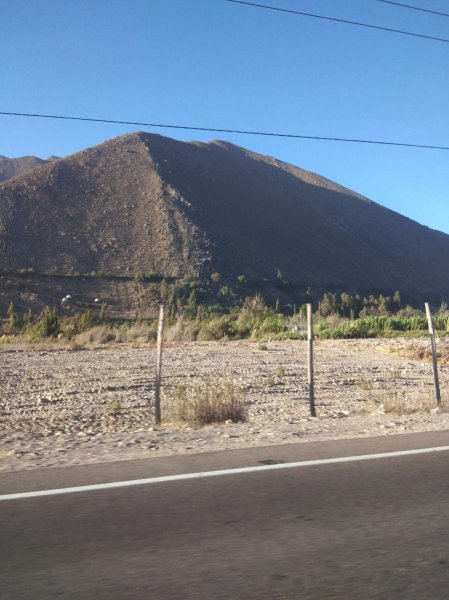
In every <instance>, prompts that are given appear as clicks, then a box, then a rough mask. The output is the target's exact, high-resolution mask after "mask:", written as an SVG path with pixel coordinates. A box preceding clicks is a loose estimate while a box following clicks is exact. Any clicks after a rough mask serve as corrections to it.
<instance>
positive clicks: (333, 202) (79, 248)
mask: <svg viewBox="0 0 449 600" xmlns="http://www.w3.org/2000/svg"><path fill="white" fill-rule="evenodd" d="M23 268H33V269H34V270H35V271H36V272H38V273H47V274H62V273H64V274H84V273H89V272H91V271H106V272H111V273H128V274H133V273H138V272H143V273H148V272H150V271H155V272H158V273H163V274H167V275H170V276H173V277H176V278H182V277H209V276H210V274H211V273H212V272H214V271H218V272H220V273H221V274H222V278H223V280H229V281H235V278H236V277H237V276H238V275H245V276H246V277H247V278H250V279H254V280H263V279H268V280H274V279H275V277H276V273H277V271H278V269H280V270H281V271H282V273H283V275H284V276H285V277H286V278H287V279H288V280H289V281H292V282H294V283H296V284H298V285H303V286H304V287H307V286H312V287H315V288H317V287H318V288H321V289H325V288H326V287H328V286H329V285H334V286H336V287H339V288H341V289H347V290H353V291H360V292H363V293H367V292H370V291H373V292H375V291H379V290H386V291H389V292H393V291H394V290H395V289H400V290H401V291H403V292H408V293H409V294H412V295H415V296H416V297H424V296H425V297H429V295H433V296H436V295H441V296H442V297H444V296H448V297H449V279H441V278H440V273H441V272H447V271H449V236H447V235H445V234H443V233H440V232H437V231H434V230H431V229H429V228H427V227H424V226H421V225H419V224H418V223H416V222H414V221H412V220H410V219H408V218H405V217H403V216H401V215H399V214H398V213H395V212H393V211H391V210H388V209H386V208H384V207H382V206H380V205H378V204H376V203H374V202H372V201H370V200H368V199H366V198H363V197H362V196H360V195H358V194H356V193H354V192H352V191H350V190H347V189H345V188H343V187H341V186H339V185H337V184H335V183H333V182H331V181H329V180H327V179H324V178H322V177H320V176H318V175H315V174H313V173H310V172H308V171H304V170H301V169H299V168H297V167H294V166H292V165H289V164H286V163H283V162H281V161H277V160H275V159H273V158H271V157H267V156H262V155H258V154H255V153H253V152H251V151H249V150H245V149H244V148H240V147H238V146H234V145H232V144H229V143H226V142H217V141H214V142H210V143H207V144H206V143H199V142H190V143H186V142H179V141H175V140H172V139H170V138H165V137H162V136H159V135H154V134H148V133H135V134H129V135H125V136H122V137H119V138H115V139H112V140H109V141H107V142H104V143H103V144H100V145H99V146H96V147H94V148H90V149H88V150H85V151H83V152H80V153H77V154H74V155H72V156H69V157H67V158H65V159H62V160H59V161H57V162H53V163H51V162H50V163H47V164H45V165H43V166H41V167H39V168H38V169H34V170H32V171H30V172H28V173H25V174H24V175H22V176H18V177H15V178H14V179H11V180H9V181H5V182H3V183H1V184H0V269H1V270H2V271H3V272H15V271H17V270H18V269H23Z"/></svg>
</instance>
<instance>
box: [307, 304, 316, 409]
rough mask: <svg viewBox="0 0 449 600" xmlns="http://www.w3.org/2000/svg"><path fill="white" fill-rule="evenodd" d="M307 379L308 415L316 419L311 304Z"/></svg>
mask: <svg viewBox="0 0 449 600" xmlns="http://www.w3.org/2000/svg"><path fill="white" fill-rule="evenodd" d="M307 379H308V383H309V405H310V415H311V416H312V417H316V412H315V394H314V387H313V318H312V305H311V304H307Z"/></svg>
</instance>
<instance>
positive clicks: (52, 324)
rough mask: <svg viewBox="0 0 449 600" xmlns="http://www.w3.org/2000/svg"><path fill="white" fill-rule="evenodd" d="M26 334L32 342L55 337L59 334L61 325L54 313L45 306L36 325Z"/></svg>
mask: <svg viewBox="0 0 449 600" xmlns="http://www.w3.org/2000/svg"><path fill="white" fill-rule="evenodd" d="M28 333H29V336H30V338H31V339H32V340H39V339H43V338H48V337H57V336H58V335H59V333H61V324H60V321H59V317H58V315H57V313H56V311H55V310H54V309H53V308H50V307H49V306H45V307H44V309H43V310H42V312H41V314H40V315H39V318H38V321H37V323H36V324H35V325H33V326H32V327H31V328H30V330H29V332H28Z"/></svg>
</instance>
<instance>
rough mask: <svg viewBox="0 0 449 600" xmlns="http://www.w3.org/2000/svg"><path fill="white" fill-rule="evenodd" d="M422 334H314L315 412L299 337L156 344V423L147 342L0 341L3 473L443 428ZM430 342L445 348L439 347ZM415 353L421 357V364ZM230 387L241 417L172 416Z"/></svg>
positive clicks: (444, 374)
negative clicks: (200, 421) (205, 421)
mask: <svg viewBox="0 0 449 600" xmlns="http://www.w3.org/2000/svg"><path fill="white" fill-rule="evenodd" d="M428 344H429V342H428V340H425V339H421V340H397V339H396V340H318V341H317V342H316V343H315V371H316V372H315V376H316V392H315V393H316V408H317V415H318V416H317V418H311V417H310V416H309V410H308V403H307V375H306V342H304V341H286V342H268V343H265V344H259V343H258V342H248V341H242V342H225V343H220V342H207V343H206V342H205V343H201V342H195V343H176V344H174V343H173V344H168V345H167V346H166V347H165V349H164V357H163V392H162V415H163V423H162V425H161V426H158V427H155V426H154V423H153V419H154V413H153V401H154V370H155V348H154V347H152V346H149V345H141V346H130V345H115V346H100V347H97V348H86V349H83V350H73V349H71V348H70V347H68V346H66V345H63V344H61V343H55V344H53V345H52V344H48V345H42V344H41V345H36V346H35V347H34V348H33V347H30V346H19V345H18V346H15V347H13V346H7V345H3V346H1V347H0V361H1V371H0V397H1V403H0V410H1V424H0V428H1V431H0V434H1V449H0V452H1V454H0V456H1V463H2V465H3V467H2V468H3V469H4V470H18V469H26V468H34V467H41V466H54V465H63V464H82V463H88V462H96V461H106V460H124V459H128V458H147V457H150V456H161V455H168V454H175V453H189V452H192V453H193V452H204V451H211V450H219V449H226V448H238V447H245V446H259V445H272V444H280V443H294V442H301V441H312V440H319V439H335V438H339V437H357V436H371V435H380V434H389V433H399V432H405V431H419V430H429V429H445V428H449V412H447V409H446V407H447V403H446V397H447V395H448V393H449V367H448V366H441V367H440V381H441V388H442V395H443V401H444V402H443V407H442V410H435V409H434V407H435V404H434V391H433V376H432V370H431V365H430V363H429V362H428V360H427V356H424V357H423V351H424V350H426V349H427V347H428ZM439 347H440V349H441V350H442V351H443V354H444V350H445V346H444V344H443V343H441V344H440V345H439ZM423 361H424V362H423ZM206 390H219V394H223V396H225V395H227V394H230V393H232V394H234V396H235V397H237V398H238V399H241V400H242V401H243V402H244V404H245V407H246V411H247V414H246V420H245V422H242V423H229V422H228V423H221V424H210V425H207V426H204V427H200V426H198V425H195V424H192V423H185V422H180V421H179V420H177V419H179V414H178V413H177V411H175V410H174V407H175V405H176V406H177V407H178V408H179V404H180V402H181V403H184V404H185V403H186V402H187V403H188V402H190V401H191V400H192V398H198V397H201V396H202V395H204V394H205V391H206Z"/></svg>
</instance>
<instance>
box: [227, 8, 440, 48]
mask: <svg viewBox="0 0 449 600" xmlns="http://www.w3.org/2000/svg"><path fill="white" fill-rule="evenodd" d="M224 1H225V2H231V3H232V4H236V5H241V6H249V7H252V8H262V9H266V10H272V11H277V12H281V13H288V14H291V15H297V16H301V17H311V18H314V19H322V20H325V21H332V22H335V23H343V24H346V25H354V26H357V27H365V28H369V29H377V30H380V31H387V32H389V33H397V34H401V35H407V36H411V37H417V38H422V39H426V40H431V41H434V42H443V43H445V44H449V39H448V38H440V37H436V36H432V35H425V34H423V33H416V32H412V31H404V30H402V29H392V28H391V27H383V26H381V25H373V24H372V23H361V22H359V21H350V20H348V19H339V18H337V17H328V16H325V15H317V14H314V13H308V12H302V11H299V10H292V9H289V8H281V7H279V6H269V5H268V4H259V3H257V2H248V1H247V0H224Z"/></svg>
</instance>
